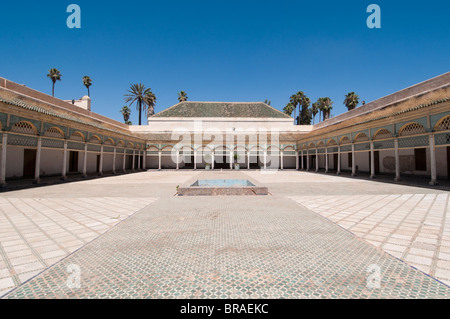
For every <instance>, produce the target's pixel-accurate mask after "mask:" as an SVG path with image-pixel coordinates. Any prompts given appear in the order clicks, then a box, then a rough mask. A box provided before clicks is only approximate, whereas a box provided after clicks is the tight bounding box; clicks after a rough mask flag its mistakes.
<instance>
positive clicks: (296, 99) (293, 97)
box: [289, 94, 299, 125]
mask: <svg viewBox="0 0 450 319" xmlns="http://www.w3.org/2000/svg"><path fill="white" fill-rule="evenodd" d="M298 102H299V96H298V95H297V94H292V95H291V97H290V98H289V103H291V105H292V107H293V110H294V125H295V119H296V117H295V115H296V114H297V112H296V109H297V105H298Z"/></svg>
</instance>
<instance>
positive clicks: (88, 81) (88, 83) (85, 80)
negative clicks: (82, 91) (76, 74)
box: [83, 75, 92, 97]
mask: <svg viewBox="0 0 450 319" xmlns="http://www.w3.org/2000/svg"><path fill="white" fill-rule="evenodd" d="M83 84H84V86H85V87H86V88H87V90H88V96H89V97H91V93H90V92H89V87H90V86H91V85H92V80H91V78H90V77H88V76H87V75H85V76H83Z"/></svg>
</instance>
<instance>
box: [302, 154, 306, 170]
mask: <svg viewBox="0 0 450 319" xmlns="http://www.w3.org/2000/svg"><path fill="white" fill-rule="evenodd" d="M304 156H305V153H304V152H303V150H302V171H303V170H304V169H305V164H304V163H303V162H304V159H303V157H304Z"/></svg>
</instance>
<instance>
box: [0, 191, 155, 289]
mask: <svg viewBox="0 0 450 319" xmlns="http://www.w3.org/2000/svg"><path fill="white" fill-rule="evenodd" d="M13 196H14V195H13ZM153 201H155V198H137V199H136V200H134V201H130V200H129V198H123V197H122V198H120V197H114V198H113V197H100V198H99V197H81V198H68V197H66V198H61V197H58V198H26V197H24V198H19V197H9V196H8V197H0V233H1V238H0V296H1V295H3V294H5V293H6V292H8V291H9V290H11V289H12V288H14V287H17V286H18V285H20V284H22V283H23V282H25V281H26V280H28V279H30V278H32V277H33V276H35V275H37V274H38V273H40V272H42V271H43V270H44V269H46V268H47V267H49V266H51V265H53V264H54V263H56V262H58V261H59V260H61V259H62V258H64V257H66V256H68V255H69V254H70V253H72V252H74V251H76V250H77V249H79V248H80V247H82V246H83V245H85V244H86V243H88V242H90V241H91V240H93V239H95V238H97V237H98V236H99V235H101V234H103V233H104V232H105V231H107V230H109V229H111V227H113V226H114V225H116V224H117V223H119V222H120V221H121V220H124V219H125V218H127V217H128V216H130V215H131V214H133V213H135V212H136V211H138V210H140V209H142V208H144V207H145V206H147V205H149V204H150V203H152V202H153Z"/></svg>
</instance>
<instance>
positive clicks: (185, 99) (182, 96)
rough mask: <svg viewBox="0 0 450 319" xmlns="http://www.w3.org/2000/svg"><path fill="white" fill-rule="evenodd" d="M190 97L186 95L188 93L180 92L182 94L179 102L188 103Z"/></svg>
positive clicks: (179, 96)
mask: <svg viewBox="0 0 450 319" xmlns="http://www.w3.org/2000/svg"><path fill="white" fill-rule="evenodd" d="M187 99H188V96H187V94H186V92H184V91H180V93H178V102H184V101H187Z"/></svg>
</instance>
